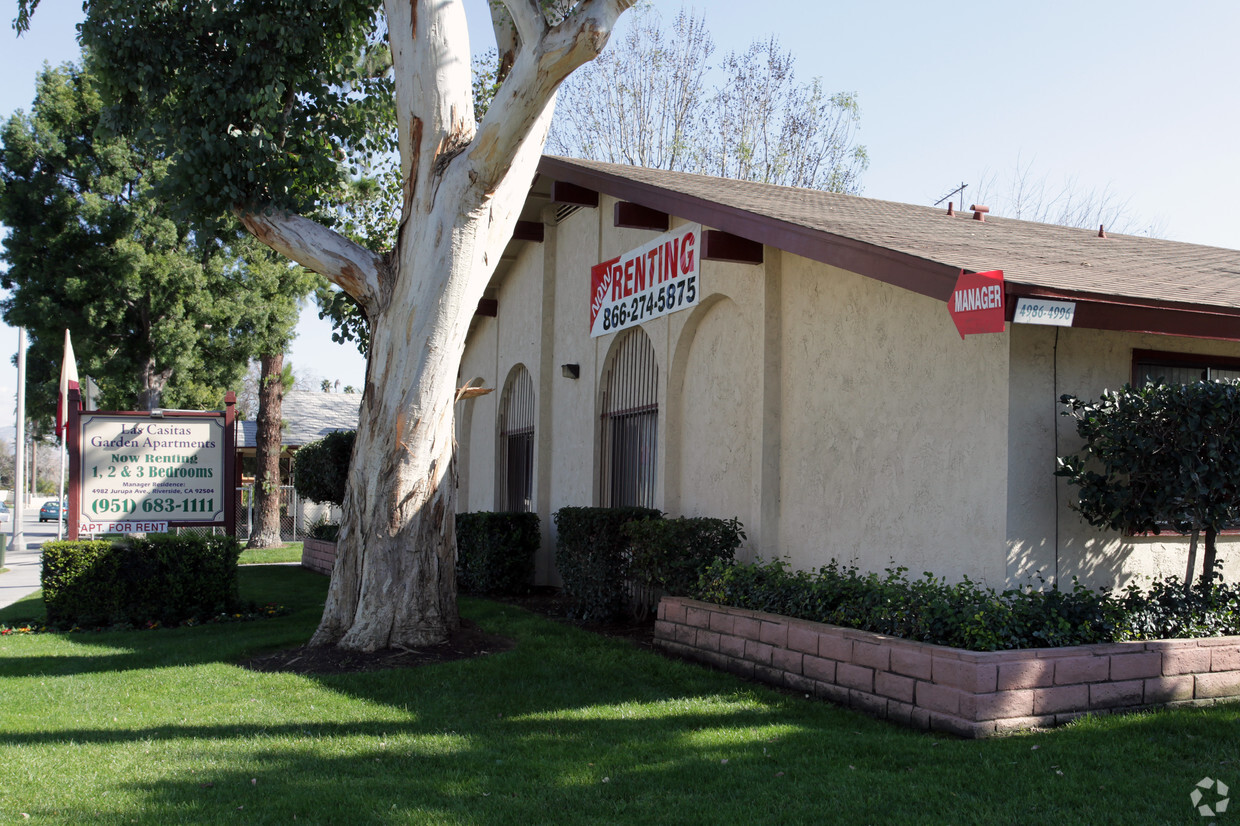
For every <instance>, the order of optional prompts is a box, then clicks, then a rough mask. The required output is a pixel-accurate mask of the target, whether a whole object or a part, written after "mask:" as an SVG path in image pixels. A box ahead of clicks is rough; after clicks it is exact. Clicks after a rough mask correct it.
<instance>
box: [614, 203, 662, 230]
mask: <svg viewBox="0 0 1240 826" xmlns="http://www.w3.org/2000/svg"><path fill="white" fill-rule="evenodd" d="M612 223H613V224H614V225H615V226H617V227H623V228H624V229H652V230H656V231H658V232H667V227H668V217H667V213H666V212H660V211H659V210H657V209H651V208H650V207H644V206H642V205H641V204H635V203H633V202H632V201H616V214H615V217H614V220H613V221H612Z"/></svg>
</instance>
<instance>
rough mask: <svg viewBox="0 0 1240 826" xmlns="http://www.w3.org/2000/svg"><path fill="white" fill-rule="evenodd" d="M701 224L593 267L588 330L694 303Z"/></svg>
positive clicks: (601, 330)
mask: <svg viewBox="0 0 1240 826" xmlns="http://www.w3.org/2000/svg"><path fill="white" fill-rule="evenodd" d="M701 241H702V226H701V224H685V225H683V226H679V227H677V228H676V229H674V230H672V231H671V232H668V233H664V234H663V235H660V236H659V237H658V238H655V239H654V240H652V241H650V242H648V243H646V244H643V245H642V246H640V247H638V248H637V249H634V250H630V251H629V252H626V253H624V254H623V255H621V256H618V257H616V258H613V259H611V260H610V261H604V262H602V263H601V264H596V265H595V266H593V267H591V268H590V335H591V336H594V337H597V336H602V335H607V334H609V333H615V332H618V331H620V330H625V329H628V328H629V327H636V326H637V325H638V324H642V323H644V322H647V321H650V320H651V319H655V318H659V317H661V316H665V315H668V314H669V313H674V312H677V311H679V310H685V309H688V308H689V307H695V306H697V304H698V301H699V300H700V299H701V296H702V284H701V274H700V272H699V260H700V255H699V252H700V250H701V246H702V244H701Z"/></svg>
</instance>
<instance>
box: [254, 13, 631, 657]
mask: <svg viewBox="0 0 1240 826" xmlns="http://www.w3.org/2000/svg"><path fill="white" fill-rule="evenodd" d="M634 2H635V0H583V2H581V3H579V4H578V5H577V8H576V9H575V10H574V12H573V13H571V14H570V15H569V16H568V17H566V18H565V19H564V20H563V21H562V22H560V23H559V24H557V25H556V26H553V27H552V26H548V25H547V23H546V22H545V20H544V18H543V16H542V13H541V12H540V11H539V5H538V0H503V7H504V8H505V9H506V10H507V12H508V16H509V17H510V18H511V22H509V21H508V20H506V19H505V17H504V16H503V15H502V14H501V15H498V16H497V29H498V33H499V35H500V37H499V42H500V45H501V48H502V49H504V50H505V55H504V63H506V64H508V67H507V75H506V79H505V81H504V84H503V86H502V87H501V88H500V90H499V92H498V93H497V94H496V96H495V99H494V100H493V101H492V103H491V107H490V109H488V111H487V115H486V118H485V119H484V121H483V123H482V124H481V126H480V127H478V129H477V131H476V132H475V126H474V116H473V100H472V87H471V73H470V66H469V55H470V51H469V40H468V32H467V31H466V24H465V15H464V11H463V8H462V4H461V2H460V0H386V2H385V9H386V12H387V19H388V30H389V40H390V45H391V48H392V60H393V70H394V72H395V80H396V84H395V85H396V104H397V122H398V129H399V143H400V152H401V174H402V176H403V179H404V208H403V211H402V216H401V228H400V233H399V240H398V242H397V248H396V249H395V250H394V251H393V252H392V253H391V254H390V255H389V256H386V257H385V256H377V255H375V254H374V253H371V252H369V251H367V250H365V249H363V248H361V247H359V246H357V245H356V244H353V243H352V242H350V241H348V240H346V239H344V238H341V237H340V236H339V235H337V234H336V233H334V232H332V231H331V230H328V229H326V228H324V227H322V226H320V225H318V224H316V223H314V222H313V221H309V220H307V219H305V218H302V217H300V216H296V215H290V214H288V213H278V212H269V213H261V214H247V215H244V216H242V220H243V221H244V223H245V225H246V227H247V228H248V229H249V230H250V231H251V232H253V233H254V234H255V235H256V236H257V237H258V238H259V239H261V240H263V241H264V242H265V243H267V244H268V245H269V246H271V247H272V248H274V249H276V250H278V251H280V252H282V253H284V254H285V255H287V256H288V257H290V258H292V259H293V260H295V261H297V262H299V263H301V264H303V265H304V266H306V267H308V268H310V269H312V270H314V271H316V272H319V273H322V274H323V275H325V276H326V277H327V278H329V279H330V280H332V281H333V282H334V283H336V284H337V285H338V286H340V288H341V289H343V290H345V291H346V292H348V293H349V294H350V295H352V296H353V297H354V298H355V299H357V300H358V302H359V303H360V304H361V306H362V307H363V308H364V309H365V311H366V314H367V317H368V318H369V320H370V325H371V350H370V361H369V365H368V367H367V377H366V388H365V394H364V396H363V400H362V408H361V417H360V421H359V424H358V432H357V439H356V442H355V445H354V450H353V464H352V469H351V471H350V475H349V484H348V489H347V492H346V494H345V501H344V522H343V524H342V525H341V532H340V539H339V542H338V545H337V558H336V567H335V570H334V571H333V573H332V583H331V588H330V591H329V593H328V599H327V605H326V607H325V609H324V612H323V620H322V622H321V624H320V626H319V629H318V631H317V632H316V633H315V636H314V639H313V640H312V644H317V645H330V644H337V645H340V646H342V647H346V648H352V649H360V650H376V649H380V648H387V647H400V646H406V647H409V646H418V645H426V644H430V643H436V642H441V641H443V640H444V639H445V638H446V637H447V635H448V634H449V633H450V632H451V630H452V629H453V628H455V627H456V625H457V622H458V620H457V610H456V574H455V557H456V536H455V516H456V501H455V496H456V468H455V457H454V455H453V431H452V428H453V411H452V407H453V401H454V398H455V393H456V387H455V382H456V376H457V372H458V369H459V366H460V360H461V355H462V353H463V352H464V346H465V334H466V332H467V330H468V328H469V322H470V319H471V318H472V316H473V312H474V308H475V307H477V305H478V301H479V300H480V299H481V298H482V295H483V291H484V290H485V289H486V286H487V283H488V282H489V281H490V278H491V274H492V272H493V271H494V269H495V264H496V263H497V262H498V261H499V257H500V254H501V253H502V252H503V249H504V246H505V245H506V244H507V243H508V239H509V238H510V237H511V235H512V231H513V228H514V227H515V224H516V221H517V218H518V215H519V213H520V209H521V206H522V203H523V201H524V199H525V195H526V193H527V192H528V190H529V187H530V185H531V183H532V182H533V178H534V173H535V170H536V167H537V163H538V159H539V156H540V155H541V153H542V147H543V143H544V141H545V139H546V133H547V126H548V124H549V123H550V116H551V108H552V105H553V103H554V96H555V90H556V89H557V88H558V87H559V84H560V83H561V82H562V81H563V80H564V78H565V77H567V76H568V74H569V73H570V72H572V71H573V70H574V69H575V68H577V67H578V66H580V65H581V64H582V63H585V62H586V61H588V60H592V59H593V58H594V57H595V56H597V55H598V53H599V52H600V51H601V50H602V48H603V47H604V45H605V44H606V42H607V38H608V37H609V36H610V33H611V29H612V27H613V25H614V24H615V22H616V20H617V19H618V18H619V16H620V15H621V14H622V13H623V12H624V11H625V10H626V9H628V8H629V7H631V6H632V5H633V3H634ZM505 26H510V27H511V28H505Z"/></svg>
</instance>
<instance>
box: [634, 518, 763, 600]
mask: <svg viewBox="0 0 1240 826" xmlns="http://www.w3.org/2000/svg"><path fill="white" fill-rule="evenodd" d="M622 530H623V532H624V535H625V536H627V537H628V539H629V543H630V546H631V548H632V563H631V565H632V568H631V576H632V579H633V581H634V582H637V583H639V584H641V585H646V586H650V587H654V588H659V589H662V590H663V591H665V592H666V593H669V594H674V595H676V596H683V595H685V594H688V593H689V591H690V590H692V589H693V588H694V587H695V586H696V585H697V582H698V579H699V577H701V575H702V571H703V570H705V569H706V566H708V565H710V563H712V562H714V561H715V560H722V561H724V562H731V561H732V558H733V557H734V556H735V555H736V549H737V548H739V547H740V546H741V541H742V540H744V538H745V529H744V528H743V527H742V526H741V523H740V520H739V519H737V518H736V517H733V518H731V519H713V518H711V517H706V516H694V517H680V518H678V519H643V520H641V521H638V522H629V523H627V524H626V525H624V527H623V528H622Z"/></svg>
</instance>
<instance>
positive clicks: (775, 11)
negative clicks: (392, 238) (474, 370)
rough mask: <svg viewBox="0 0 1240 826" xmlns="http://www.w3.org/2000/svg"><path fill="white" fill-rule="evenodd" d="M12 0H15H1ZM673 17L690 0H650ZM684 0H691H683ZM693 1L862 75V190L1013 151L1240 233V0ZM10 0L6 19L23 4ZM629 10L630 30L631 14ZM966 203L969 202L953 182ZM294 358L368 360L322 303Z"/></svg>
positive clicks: (997, 160) (844, 82)
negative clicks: (1239, 203) (1238, 40)
mask: <svg viewBox="0 0 1240 826" xmlns="http://www.w3.org/2000/svg"><path fill="white" fill-rule="evenodd" d="M464 2H465V7H466V13H467V15H468V16H469V20H470V29H471V36H472V37H473V38H474V40H473V41H472V42H471V47H472V49H471V50H472V51H473V52H474V53H478V52H481V51H484V50H485V49H487V48H488V47H489V46H491V45H493V43H494V40H493V38H492V37H491V35H490V28H489V18H488V16H487V11H486V0H464ZM0 3H3V0H0ZM652 5H653V6H654V7H655V8H656V9H657V10H658V11H659V12H660V13H661V14H662V15H663V16H664V17H665V18H670V17H672V16H674V15H675V14H676V12H677V11H679V10H680V8H681V7H682V4H681V2H679V0H674V1H673V0H653V3H652ZM687 7H688V8H691V9H693V8H695V7H694V5H693V4H688V6H687ZM754 7H755V4H753V3H752V2H751V1H750V0H710V2H700V0H699V2H698V3H697V4H696V10H697V11H700V12H704V13H705V16H706V21H707V25H708V28H709V29H710V32H711V35H712V37H713V39H714V42H715V45H716V52H715V57H716V59H718V58H721V57H722V56H723V55H724V54H726V53H727V52H729V51H734V50H735V51H743V50H744V49H745V48H747V47H748V45H749V44H750V43H751V42H752V41H753V40H755V39H764V38H766V37H770V36H774V37H777V38H778V40H779V42H780V44H781V46H782V47H783V49H785V50H786V51H788V52H791V53H792V55H793V56H794V57H795V58H796V73H797V77H798V79H800V80H803V81H808V80H810V79H811V78H814V77H820V78H821V79H822V82H823V84H824V87H825V88H826V89H828V90H831V91H848V92H855V93H856V94H857V95H858V97H859V99H860V103H861V124H860V132H859V133H858V138H859V140H860V142H861V143H863V144H864V145H865V146H866V149H867V151H868V153H869V157H870V166H869V169H868V171H867V172H866V173H865V175H864V176H863V178H862V185H863V191H862V194H863V195H865V196H866V197H871V198H881V199H884V200H890V201H900V202H904V203H913V204H925V205H929V204H933V203H934V202H935V201H937V200H938V199H939V198H941V197H942V196H944V195H946V194H947V193H949V192H950V191H951V190H953V189H955V188H956V187H957V186H959V185H960V184H961V183H968V184H970V188H969V189H966V190H965V196H964V201H965V203H966V205H967V204H968V203H973V202H974V199H975V197H976V195H977V193H978V191H979V189H978V187H979V185H980V184H981V183H982V182H984V181H989V182H990V187H989V188H988V190H986V191H994V190H997V189H1001V188H1002V186H1003V182H1004V181H1005V180H1007V179H1009V178H1010V177H1011V176H1012V175H1013V173H1014V172H1015V170H1016V169H1017V167H1018V166H1020V167H1027V168H1028V169H1029V170H1030V174H1031V177H1033V178H1034V179H1042V180H1045V182H1046V185H1047V188H1048V191H1055V190H1058V189H1059V188H1061V187H1063V186H1064V185H1066V184H1069V183H1070V184H1071V186H1072V187H1073V188H1074V189H1075V190H1076V191H1079V192H1086V191H1091V190H1096V191H1104V190H1105V191H1110V192H1111V193H1114V194H1115V196H1116V197H1117V198H1118V199H1120V200H1123V201H1126V202H1127V208H1128V211H1129V214H1130V215H1131V216H1132V218H1133V220H1134V222H1137V223H1138V224H1139V225H1140V226H1154V227H1156V228H1157V234H1158V235H1160V236H1161V237H1164V238H1170V239H1173V240H1177V241H1186V242H1191V243H1198V244H1208V245H1212V246H1220V247H1228V248H1232V249H1240V210H1237V209H1236V207H1235V205H1234V201H1233V197H1232V195H1233V191H1234V189H1235V188H1236V186H1237V184H1238V183H1240V149H1238V148H1237V146H1238V145H1237V143H1236V139H1235V136H1236V135H1237V134H1240V106H1238V105H1237V104H1238V103H1240V99H1238V98H1240V95H1238V94H1237V92H1236V82H1237V79H1238V78H1240V49H1237V48H1236V47H1235V43H1234V38H1235V34H1236V32H1238V31H1240V3H1236V2H1234V0H1184V1H1183V2H1181V3H1176V4H1168V3H1164V2H1158V3H1155V2H1150V1H1149V0H1126V2H1112V1H1111V0H1073V2H1062V1H1061V0H1043V2H1040V3H987V4H983V3H966V2H959V3H951V4H942V3H926V2H924V0H908V1H907V2H905V1H903V0H902V1H901V2H895V0H870V2H866V3H827V2H823V1H822V0H764V2H763V3H761V4H760V6H759V8H760V13H755V10H754ZM15 10H16V3H15V2H13V0H9V2H8V3H7V11H8V14H7V15H2V17H4V19H6V22H7V20H8V19H11V17H12V16H13V15H14V14H15ZM81 17H82V11H81V0H42V2H41V3H40V5H39V9H38V12H37V13H36V14H35V16H34V19H33V25H32V28H31V31H30V32H29V33H27V34H26V35H24V36H23V37H21V38H18V37H16V35H15V34H14V33H13V32H12V30H11V29H10V28H8V27H5V28H4V29H3V30H0V77H3V78H4V82H3V83H2V84H0V117H4V118H7V117H8V116H9V115H10V114H11V113H12V112H14V111H16V110H18V109H29V106H30V101H31V100H32V99H33V96H34V80H35V75H36V73H37V72H38V71H39V69H40V68H41V66H42V65H43V63H44V61H47V62H50V63H52V64H57V63H60V62H63V61H66V60H75V59H76V58H77V55H78V48H77V44H76V41H75V39H74V38H75V31H74V26H75V24H76V23H77V22H79V21H80V20H81ZM623 25H624V23H623V21H622V22H621V29H620V31H619V32H618V34H620V33H622V31H623ZM956 200H957V203H959V202H960V199H959V196H956ZM16 348H17V332H16V331H15V330H12V329H10V328H8V327H5V326H3V325H2V324H0V427H4V426H6V425H11V424H12V422H13V408H14V405H13V404H12V403H11V402H5V401H4V400H10V399H13V398H14V395H15V392H16V371H15V369H14V368H13V367H12V366H11V364H10V362H9V358H8V356H9V355H10V354H12V353H14V352H15V351H16ZM288 360H289V361H291V362H292V364H293V369H294V372H295V373H296V374H297V375H299V376H301V377H303V378H306V379H313V380H314V383H315V384H317V381H318V380H319V379H322V378H326V379H329V380H331V381H336V380H339V381H340V382H341V385H342V386H344V385H349V384H352V385H355V386H358V387H360V386H362V384H363V383H364V376H365V363H364V361H363V359H362V358H361V356H360V355H358V353H357V351H356V349H355V348H353V347H352V346H351V345H336V344H333V343H332V342H331V328H330V325H329V324H328V323H327V322H323V321H320V320H319V319H318V318H317V312H316V311H315V309H314V308H313V307H312V306H309V307H307V308H305V309H303V311H302V321H301V323H300V324H299V325H298V336H297V339H296V340H295V341H294V342H293V346H292V351H291V354H290V356H289V359H288Z"/></svg>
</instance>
